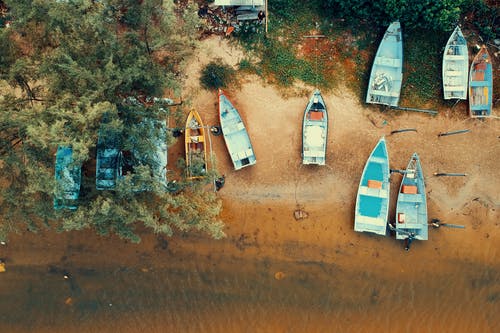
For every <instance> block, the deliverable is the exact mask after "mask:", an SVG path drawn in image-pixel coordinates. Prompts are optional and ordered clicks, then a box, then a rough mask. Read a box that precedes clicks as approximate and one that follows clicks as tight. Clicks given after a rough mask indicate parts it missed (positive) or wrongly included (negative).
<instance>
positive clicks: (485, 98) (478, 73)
mask: <svg viewBox="0 0 500 333" xmlns="http://www.w3.org/2000/svg"><path fill="white" fill-rule="evenodd" d="M492 102H493V67H492V65H491V58H490V55H489V54H488V50H487V49H486V46H484V45H483V46H482V47H481V50H479V52H478V54H476V56H475V57H474V60H473V61H472V65H471V66H470V75H469V114H470V116H471V117H473V118H483V117H489V116H491V107H492Z"/></svg>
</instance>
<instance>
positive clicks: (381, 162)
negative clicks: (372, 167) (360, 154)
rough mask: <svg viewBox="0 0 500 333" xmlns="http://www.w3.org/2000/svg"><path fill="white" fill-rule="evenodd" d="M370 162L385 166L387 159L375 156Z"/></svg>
mask: <svg viewBox="0 0 500 333" xmlns="http://www.w3.org/2000/svg"><path fill="white" fill-rule="evenodd" d="M369 162H373V163H379V164H385V163H387V160H386V159H385V158H383V157H376V156H373V157H371V158H370V161H369Z"/></svg>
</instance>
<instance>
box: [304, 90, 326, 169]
mask: <svg viewBox="0 0 500 333" xmlns="http://www.w3.org/2000/svg"><path fill="white" fill-rule="evenodd" d="M327 139H328V114H327V112H326V106H325V102H324V100H323V97H321V93H320V92H319V90H316V91H315V92H314V93H313V95H312V97H311V99H310V100H309V103H308V104H307V106H306V109H305V111H304V120H303V122H302V164H318V165H325V162H326V142H327Z"/></svg>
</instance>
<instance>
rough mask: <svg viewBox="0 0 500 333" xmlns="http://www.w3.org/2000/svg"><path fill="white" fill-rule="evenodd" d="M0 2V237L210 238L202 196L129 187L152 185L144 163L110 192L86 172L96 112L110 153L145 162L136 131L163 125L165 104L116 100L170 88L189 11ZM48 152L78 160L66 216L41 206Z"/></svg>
mask: <svg viewBox="0 0 500 333" xmlns="http://www.w3.org/2000/svg"><path fill="white" fill-rule="evenodd" d="M6 3H7V5H8V7H9V8H10V10H11V13H12V17H14V21H13V23H12V26H11V28H9V29H2V30H0V40H1V41H2V48H1V50H0V79H2V80H5V81H6V82H8V84H9V85H10V89H8V91H7V90H3V91H5V92H4V93H3V96H2V97H1V99H0V110H1V111H0V128H1V129H2V132H1V134H0V168H1V169H2V173H1V175H2V176H0V184H2V186H0V214H1V215H2V216H3V218H2V219H1V220H0V238H5V237H6V235H7V234H8V233H9V232H12V231H15V230H20V229H22V228H23V225H24V224H27V225H28V228H29V229H30V230H34V231H36V230H37V229H38V228H39V227H40V226H41V225H46V226H52V227H55V228H57V229H58V230H74V229H82V228H93V229H95V230H96V231H97V232H98V233H99V234H108V233H116V234H118V235H119V236H121V237H123V238H126V239H130V240H132V241H139V237H138V236H137V235H136V234H135V233H134V229H135V226H136V225H137V223H138V222H142V223H143V224H144V225H146V226H147V227H150V228H151V229H152V230H153V231H154V232H159V233H164V234H167V235H172V234H173V232H174V231H175V230H177V231H189V230H200V231H205V232H207V233H209V234H210V235H212V236H214V237H222V236H223V235H224V234H223V232H222V224H221V223H220V221H219V220H218V219H217V214H218V212H219V210H220V203H219V202H218V201H217V199H215V198H214V197H213V196H212V195H211V194H206V193H205V191H203V190H201V189H198V190H199V191H200V193H203V195H200V194H198V192H197V191H194V190H190V188H191V187H189V186H188V187H186V190H185V191H182V192H179V193H176V194H173V193H169V192H166V191H165V189H164V188H160V187H159V186H156V185H154V186H149V187H148V191H147V193H145V192H144V191H134V190H133V185H134V184H138V183H147V184H156V183H157V182H155V181H154V179H151V177H152V173H153V172H152V169H151V166H150V165H148V164H147V163H146V164H145V165H142V166H140V167H138V168H137V170H135V173H134V174H133V175H126V176H125V177H124V178H123V179H121V180H120V181H119V183H118V185H117V187H116V189H115V190H114V191H97V190H96V189H95V175H94V172H93V169H94V167H93V160H94V156H95V155H94V154H95V146H96V142H97V133H98V129H99V126H100V124H101V121H102V118H103V115H104V114H106V115H107V117H109V118H110V124H111V125H110V126H113V127H114V128H115V130H116V131H117V132H118V133H120V134H121V136H122V137H123V138H126V140H124V142H126V145H125V146H124V147H121V148H123V149H130V148H132V147H130V146H131V145H133V149H135V151H136V152H137V153H138V154H139V155H141V156H142V155H147V154H148V151H149V150H150V149H151V147H152V144H151V140H150V138H148V137H147V136H144V135H142V134H141V133H140V131H138V130H137V126H136V125H137V124H140V123H141V122H142V121H143V120H144V119H145V118H148V119H152V120H153V121H160V120H164V119H165V117H166V116H167V114H168V113H169V112H170V107H169V106H168V105H165V104H161V103H149V102H147V101H143V102H142V103H135V104H134V103H133V104H131V103H129V102H127V98H128V97H131V96H132V97H138V96H162V95H163V93H164V91H165V90H166V89H168V91H172V92H179V90H180V85H179V84H178V79H177V77H178V76H179V72H180V68H182V63H183V60H184V59H186V58H187V57H188V56H189V54H190V53H191V51H192V50H193V48H194V46H195V40H194V37H195V35H194V34H193V33H192V31H193V30H192V29H193V25H192V23H193V22H195V20H196V11H194V10H189V9H190V8H188V9H187V10H182V8H175V7H174V3H173V2H169V1H161V0H143V1H135V0H107V1H99V2H97V1H87V0H69V1H36V0H33V1H31V0H8V1H6ZM185 22H189V24H186V23H185ZM138 99H139V100H140V98H139V97H138ZM172 140H173V139H172V138H171V136H170V135H169V137H168V142H169V143H170V142H171V141H172ZM58 145H65V146H71V147H72V148H73V152H74V160H75V161H76V163H83V179H82V184H81V193H80V198H79V208H78V210H77V211H76V212H69V211H54V209H53V207H52V197H53V194H54V191H55V188H56V186H55V181H54V176H53V173H54V171H53V170H54V153H55V150H56V148H57V146H58ZM132 178H133V181H132ZM3 185H5V186H3ZM200 186H201V185H200ZM194 198H196V199H194ZM193 210H195V211H196V213H194V212H193Z"/></svg>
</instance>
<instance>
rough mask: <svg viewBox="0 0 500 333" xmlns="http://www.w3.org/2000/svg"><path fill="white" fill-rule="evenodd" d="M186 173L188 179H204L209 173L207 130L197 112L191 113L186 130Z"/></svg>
mask: <svg viewBox="0 0 500 333" xmlns="http://www.w3.org/2000/svg"><path fill="white" fill-rule="evenodd" d="M184 134H185V145H186V173H187V178H188V179H196V178H201V177H204V176H205V175H206V173H207V149H206V145H205V128H204V127H203V122H202V121H201V117H200V115H199V114H198V112H197V111H196V110H191V112H189V114H188V117H187V120H186V129H185V133H184Z"/></svg>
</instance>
